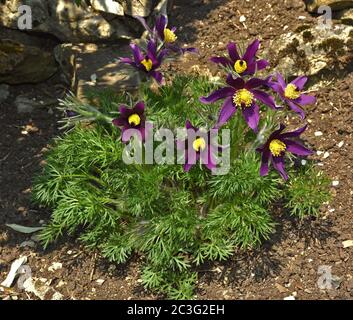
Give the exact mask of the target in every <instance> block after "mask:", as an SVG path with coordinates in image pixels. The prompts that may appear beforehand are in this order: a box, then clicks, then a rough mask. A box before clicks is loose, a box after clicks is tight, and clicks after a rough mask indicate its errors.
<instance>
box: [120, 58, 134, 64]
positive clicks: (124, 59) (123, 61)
mask: <svg viewBox="0 0 353 320" xmlns="http://www.w3.org/2000/svg"><path fill="white" fill-rule="evenodd" d="M119 62H120V63H125V64H130V65H134V64H135V62H134V61H133V60H132V59H130V58H120V59H119Z"/></svg>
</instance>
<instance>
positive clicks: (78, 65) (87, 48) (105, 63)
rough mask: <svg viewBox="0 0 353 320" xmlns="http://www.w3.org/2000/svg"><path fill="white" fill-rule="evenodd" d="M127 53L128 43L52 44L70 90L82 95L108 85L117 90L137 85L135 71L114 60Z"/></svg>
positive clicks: (130, 88) (137, 79) (80, 96)
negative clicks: (109, 44)
mask: <svg viewBox="0 0 353 320" xmlns="http://www.w3.org/2000/svg"><path fill="white" fill-rule="evenodd" d="M129 54H130V49H129V47H128V46H127V45H121V44H116V45H111V46H106V45H97V44H93V43H91V44H83V43H82V44H62V45H58V46H57V47H56V48H55V57H56V59H57V61H58V63H59V65H60V66H61V67H62V68H63V69H62V70H63V73H64V74H65V75H66V78H67V82H68V83H69V84H70V85H71V90H72V91H73V92H74V93H75V94H76V95H77V96H78V97H79V98H81V99H82V98H84V96H85V92H86V91H87V90H90V89H107V88H109V89H111V90H114V91H116V92H119V91H120V92H121V91H124V90H134V89H136V88H137V87H138V85H139V78H138V74H137V73H136V72H134V70H132V68H130V67H128V66H126V65H123V64H118V62H117V58H118V57H120V56H126V55H129Z"/></svg>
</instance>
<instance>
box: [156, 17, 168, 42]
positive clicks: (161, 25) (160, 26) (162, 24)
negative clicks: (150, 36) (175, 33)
mask: <svg viewBox="0 0 353 320" xmlns="http://www.w3.org/2000/svg"><path fill="white" fill-rule="evenodd" d="M167 23H168V21H167V17H166V16H165V15H161V16H159V17H158V18H157V19H156V31H157V33H158V35H159V37H160V39H161V40H162V41H164V29H165V28H166V26H167Z"/></svg>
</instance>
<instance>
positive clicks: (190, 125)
mask: <svg viewBox="0 0 353 320" xmlns="http://www.w3.org/2000/svg"><path fill="white" fill-rule="evenodd" d="M185 127H186V129H188V130H189V129H190V130H194V131H195V132H197V131H198V129H197V128H195V127H194V126H193V125H192V124H191V122H190V120H186V122H185Z"/></svg>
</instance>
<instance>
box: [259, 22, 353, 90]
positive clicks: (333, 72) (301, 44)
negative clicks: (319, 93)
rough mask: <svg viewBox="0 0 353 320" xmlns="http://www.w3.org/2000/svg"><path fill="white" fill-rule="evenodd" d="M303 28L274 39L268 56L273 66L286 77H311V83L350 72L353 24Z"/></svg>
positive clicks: (352, 56)
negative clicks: (325, 28)
mask: <svg viewBox="0 0 353 320" xmlns="http://www.w3.org/2000/svg"><path fill="white" fill-rule="evenodd" d="M301 29H302V30H298V31H297V32H295V33H288V34H284V35H282V36H280V37H279V38H278V39H276V40H274V41H272V42H271V44H270V46H269V48H270V49H268V50H267V52H265V56H267V57H269V58H270V62H271V65H272V66H273V68H275V69H276V70H277V71H279V72H281V73H282V74H283V75H284V76H285V77H295V76H299V75H307V76H310V79H311V81H312V83H313V82H316V81H320V80H323V79H326V78H327V79H331V78H332V77H341V76H343V75H344V74H345V73H347V72H349V70H350V68H351V67H352V61H353V27H351V26H346V25H336V26H335V27H334V28H332V29H331V30H324V29H320V28H319V27H310V26H303V27H301Z"/></svg>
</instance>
